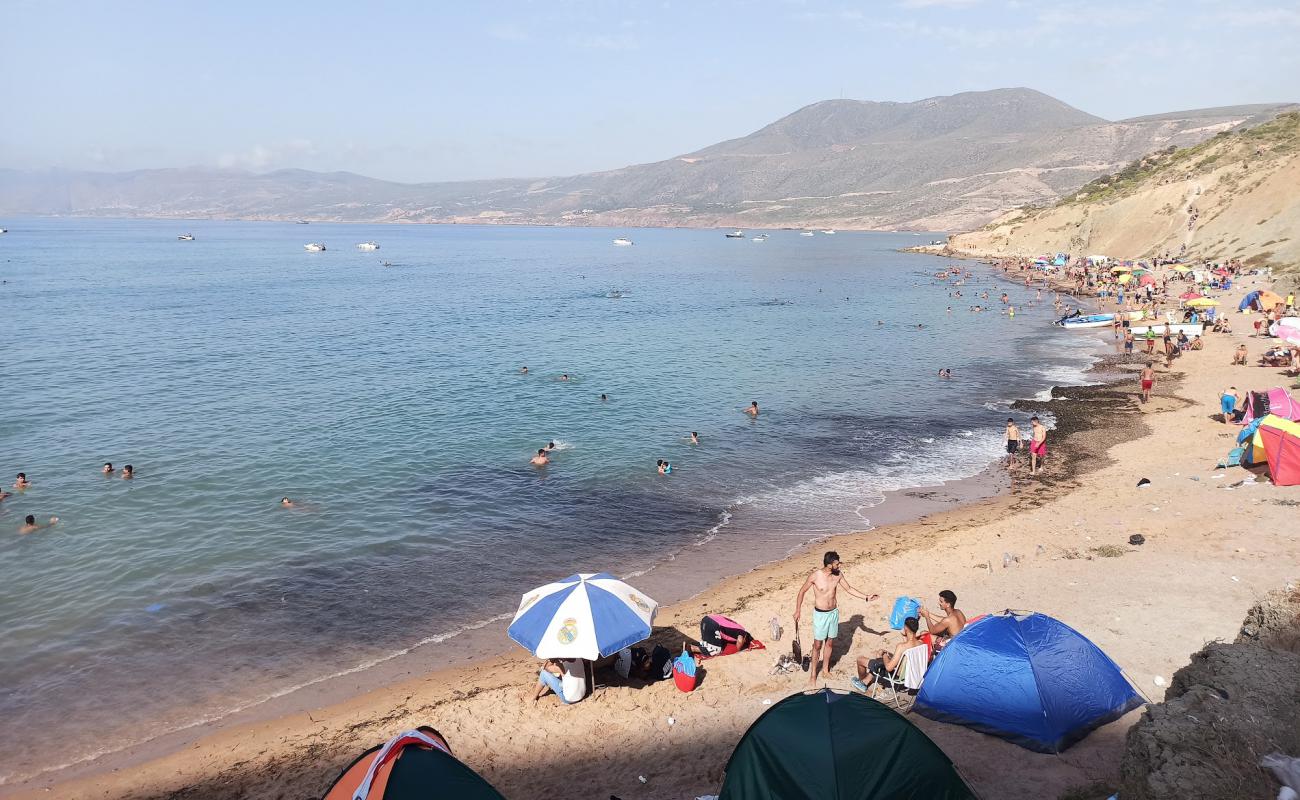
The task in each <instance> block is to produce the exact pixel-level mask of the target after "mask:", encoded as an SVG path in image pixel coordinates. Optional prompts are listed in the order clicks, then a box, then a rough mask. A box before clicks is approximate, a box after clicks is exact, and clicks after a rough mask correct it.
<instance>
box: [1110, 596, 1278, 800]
mask: <svg viewBox="0 0 1300 800" xmlns="http://www.w3.org/2000/svg"><path fill="white" fill-rule="evenodd" d="M1153 635H1158V631H1153ZM1274 752H1280V753H1284V754H1287V755H1292V756H1300V591H1297V590H1296V589H1295V588H1294V587H1290V588H1288V589H1287V590H1285V591H1282V592H1278V593H1276V594H1275V595H1273V596H1271V597H1269V598H1266V599H1265V600H1262V601H1261V602H1259V603H1258V604H1256V605H1255V606H1254V607H1252V608H1251V609H1250V611H1249V612H1248V613H1247V615H1246V619H1245V621H1244V622H1243V623H1242V627H1241V632H1240V633H1239V634H1238V636H1237V638H1236V640H1235V641H1234V642H1232V643H1231V644H1228V643H1225V642H1212V643H1210V644H1208V645H1206V646H1205V647H1204V648H1203V649H1202V650H1201V651H1200V652H1198V653H1196V654H1194V655H1193V656H1192V661H1191V663H1190V664H1188V665H1187V666H1186V667H1183V668H1182V669H1180V670H1179V671H1178V672H1176V673H1175V674H1174V676H1173V680H1172V682H1171V683H1170V686H1169V690H1168V692H1166V694H1165V701H1164V702H1163V703H1158V704H1155V705H1152V706H1149V707H1148V708H1147V710H1146V712H1145V713H1144V714H1143V715H1142V719H1141V720H1140V721H1139V722H1138V723H1137V724H1136V725H1134V726H1133V727H1132V728H1130V729H1129V733H1128V742H1127V748H1126V750H1125V753H1124V760H1123V763H1122V765H1121V771H1122V784H1121V788H1120V792H1119V796H1120V797H1122V798H1124V800H1187V799H1188V798H1204V799H1205V800H1215V799H1217V798H1224V800H1227V798H1233V800H1237V799H1238V798H1261V800H1262V799H1263V798H1272V797H1276V796H1277V791H1278V788H1279V784H1278V782H1277V781H1276V780H1275V779H1274V778H1273V776H1272V775H1271V774H1269V773H1268V772H1267V771H1266V770H1264V769H1261V768H1260V766H1259V761H1260V758H1261V757H1263V756H1264V755H1267V754H1269V753H1274Z"/></svg>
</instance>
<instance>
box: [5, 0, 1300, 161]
mask: <svg viewBox="0 0 1300 800" xmlns="http://www.w3.org/2000/svg"><path fill="white" fill-rule="evenodd" d="M0 9H2V10H3V14H2V15H0V17H2V18H3V23H0V75H3V76H4V77H3V78H2V79H0V167H14V168H21V169H41V168H47V167H61V168H68V169H93V170H102V171H118V170H129V169H142V168H153V167H180V166H204V167H219V168H231V169H246V170H252V171H256V172H265V171H270V170H274V169H281V168H287V167H296V168H303V169H313V170H321V171H333V170H347V171H351V172H357V173H361V174H363V175H370V176H373V177H378V178H385V179H389V180H397V181H441V180H464V179H476V178H498V177H524V176H550V175H565V174H572V173H578V172H587V171H593V170H601V169H612V168H617V167H620V166H625V165H628V164H634V163H642V162H646V161H657V160H660V159H664V158H670V157H672V156H675V155H679V154H682V153H687V152H690V151H693V150H697V149H700V148H702V147H705V146H707V145H710V144H713V143H715V142H718V141H722V140H724V139H730V138H735V137H738V136H744V135H746V134H748V133H751V132H752V131H754V130H757V129H758V128H761V127H762V126H763V125H766V124H768V123H770V122H773V121H775V120H777V119H779V118H780V117H782V116H785V115H786V114H789V113H791V112H793V111H795V110H796V109H798V108H800V107H802V106H805V105H808V104H809V103H814V102H817V101H819V100H825V99H830V98H836V97H845V98H853V99H858V100H893V101H911V100H919V99H922V98H926V97H932V96H936V95H946V94H953V93H956V92H961V91H972V90H983V89H995V88H1001V87H1008V86H1027V87H1030V88H1034V89H1038V90H1039V91H1042V92H1045V93H1047V94H1049V95H1052V96H1054V97H1056V98H1058V99H1060V100H1063V101H1065V102H1067V103H1069V104H1071V105H1073V106H1076V107H1077V108H1080V109H1082V110H1084V111H1087V112H1089V113H1092V114H1096V115H1098V116H1102V117H1105V118H1108V119H1120V118H1124V117H1129V116H1138V115H1143V114H1154V113H1161V112H1166V111H1179V110H1186V109H1192V108H1203V107H1209V106H1218V105H1236V104H1242V103H1258V102H1277V101H1300V46H1297V42H1300V0H1240V2H1236V1H1235V0H1228V1H1227V2H1225V1H1224V0H1217V1H1216V2H1207V1H1203V0H1170V1H1169V2H1148V3H1143V2H1115V1H1114V0H1100V1H1099V2H1090V1H1089V2H1080V0H1069V1H1068V2H1067V1H1065V0H1033V1H1032V2H1031V1H1030V0H872V1H871V2H860V3H818V2H811V1H810V2H795V1H793V0H791V1H788V2H782V1H780V0H770V1H767V2H757V1H755V2H743V1H742V0H732V1H731V2H706V1H705V0H695V1H694V2H683V1H682V0H671V1H669V2H630V1H629V2H578V1H576V0H575V1H573V2H569V1H567V0H544V1H542V2H511V1H510V0H498V1H497V2H491V3H488V2H472V0H471V1H470V2H465V1H464V0H461V1H460V2H453V1H452V0H425V2H381V1H379V0H376V1H375V2H369V3H360V2H355V1H354V2H347V3H344V2H333V1H332V0H317V2H295V1H294V0H269V1H268V0H262V2H245V1H244V0H223V1H222V2H220V3H215V2H210V3H203V2H194V3H186V2H174V1H173V2H152V3H145V2H131V1H130V0H121V1H120V2H107V1H102V2H101V1H100V0H83V2H78V3H73V2H63V1H62V0H40V1H39V2H37V1H34V0H2V2H0Z"/></svg>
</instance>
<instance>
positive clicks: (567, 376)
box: [560, 372, 569, 381]
mask: <svg viewBox="0 0 1300 800" xmlns="http://www.w3.org/2000/svg"><path fill="white" fill-rule="evenodd" d="M568 379H569V373H567V372H566V373H564V374H563V375H561V376H560V380H562V381H567V380H568Z"/></svg>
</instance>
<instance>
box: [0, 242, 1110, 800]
mask: <svg viewBox="0 0 1300 800" xmlns="http://www.w3.org/2000/svg"><path fill="white" fill-rule="evenodd" d="M2 222H3V223H4V226H5V227H8V228H10V231H11V232H10V233H8V234H5V235H3V236H0V279H3V281H4V284H3V285H0V340H2V341H3V342H4V343H5V352H4V356H3V361H2V362H0V386H2V387H3V393H2V394H3V410H4V413H3V418H2V419H0V475H3V477H4V478H5V483H6V485H7V484H8V483H9V482H11V481H12V480H13V478H12V476H13V475H14V474H15V473H16V472H18V471H20V470H21V471H25V472H26V473H27V475H28V476H29V478H30V479H31V480H32V482H33V484H34V486H33V488H31V489H29V490H27V491H25V492H22V493H15V495H14V496H13V497H10V498H9V499H7V500H5V501H3V503H0V597H2V599H3V602H0V630H3V631H4V636H3V638H0V748H3V749H4V752H5V753H6V758H5V759H4V765H5V766H4V769H3V770H0V781H8V782H12V781H13V780H16V779H18V778H19V777H21V776H24V775H30V774H33V773H35V772H38V771H39V770H41V769H45V768H48V767H51V766H54V765H56V764H60V763H67V762H71V761H76V760H77V759H78V758H80V757H82V756H84V755H86V754H87V753H89V752H91V746H89V745H88V746H87V747H86V748H84V749H82V750H79V749H78V748H81V745H73V746H72V747H68V746H67V745H66V742H67V741H68V739H67V738H66V737H67V736H68V735H69V734H70V732H72V731H73V730H74V729H75V728H76V727H78V726H83V727H82V729H83V730H84V729H85V728H84V726H85V725H93V726H95V727H94V729H95V730H98V731H99V732H100V734H101V737H109V738H112V740H113V741H114V742H118V743H123V744H126V743H130V742H132V741H139V740H140V739H143V738H148V737H149V736H152V735H154V734H156V733H158V732H160V731H162V730H165V729H167V728H168V727H175V726H178V725H182V724H185V723H186V722H190V721H193V720H194V719H199V718H203V717H205V716H213V715H220V714H221V713H224V711H226V710H228V709H230V708H235V707H239V706H241V705H246V704H248V703H250V702H254V701H256V700H257V699H258V698H259V697H261V696H264V695H265V694H266V693H267V692H270V691H275V690H278V689H283V688H285V687H289V686H293V685H297V683H300V682H302V681H304V680H310V679H313V678H316V677H319V676H321V675H327V674H330V673H333V672H338V671H341V670H345V669H348V668H351V667H353V666H355V665H357V664H359V663H363V662H366V661H367V660H372V659H375V658H380V657H383V655H384V654H385V653H389V652H392V651H394V650H397V649H401V648H406V647H409V646H410V645H412V644H413V643H416V642H419V641H423V640H427V639H429V638H430V637H435V638H436V637H440V636H442V635H445V634H448V633H453V632H455V631H456V630H459V629H460V628H462V627H464V626H467V625H472V624H475V623H478V622H481V621H484V620H488V619H491V618H493V617H496V616H498V615H500V614H508V613H510V612H512V611H513V609H514V608H515V605H516V604H517V602H518V598H519V595H520V594H521V593H522V592H523V591H525V590H526V589H528V588H530V587H532V586H535V585H537V584H540V583H544V582H547V581H550V580H553V579H555V578H558V577H563V576H565V575H568V574H571V573H573V572H575V571H595V570H609V571H612V572H615V573H619V574H624V575H628V574H635V573H637V572H640V571H643V570H644V569H646V568H647V567H648V566H651V565H653V564H654V563H656V562H657V560H660V559H663V558H665V557H666V556H668V555H669V554H674V553H677V554H680V553H681V552H683V548H686V549H687V550H686V551H687V552H688V551H689V548H691V547H692V546H693V545H695V544H698V543H700V542H701V541H704V540H706V539H708V540H711V541H712V542H714V543H715V544H717V543H718V542H722V543H724V544H727V545H728V546H729V547H730V548H732V550H733V552H734V553H735V554H736V555H735V558H734V565H735V567H736V568H738V569H740V568H744V567H746V566H748V565H749V562H748V561H747V560H746V559H747V555H746V551H747V543H748V542H749V541H750V538H749V537H751V536H752V535H753V532H755V531H758V530H762V531H765V532H767V533H768V534H770V533H772V532H773V531H776V532H779V533H781V534H782V535H788V536H790V537H791V541H794V542H797V541H806V540H808V539H811V538H814V537H816V536H820V535H824V534H826V533H829V532H835V531H844V530H851V529H855V528H862V527H865V526H866V525H867V524H869V521H870V517H871V513H870V509H871V508H872V507H873V506H875V505H876V504H878V503H879V502H880V501H881V499H882V497H883V495H882V492H884V491H886V490H889V489H896V488H901V487H907V486H917V485H931V484H934V483H936V482H939V481H942V480H951V479H956V478H962V477H967V476H970V475H974V474H975V473H977V472H979V471H980V470H981V469H983V468H984V467H986V466H987V465H988V464H989V463H990V462H992V461H993V460H994V459H995V458H997V457H998V456H999V454H1000V453H1001V425H1002V422H1003V421H1004V420H1005V418H1006V416H1007V412H1006V410H1005V405H1006V403H1007V402H1008V401H1010V400H1012V399H1015V398H1020V397H1030V396H1033V395H1035V394H1037V393H1039V392H1041V391H1042V390H1043V389H1045V388H1047V387H1049V386H1050V385H1052V384H1062V383H1070V382H1077V381H1078V380H1079V377H1080V373H1081V370H1082V369H1083V368H1084V367H1086V366H1087V365H1088V364H1089V363H1090V362H1091V360H1092V356H1093V353H1094V349H1093V348H1094V347H1095V340H1093V339H1086V340H1085V339H1080V338H1079V337H1078V335H1077V334H1069V333H1066V332H1063V331H1060V330H1058V329H1054V328H1053V327H1051V326H1049V325H1046V324H1045V323H1046V321H1047V320H1048V319H1050V318H1051V317H1052V316H1053V315H1052V311H1051V307H1050V305H1049V301H1043V303H1042V304H1041V305H1040V306H1038V307H1036V308H1026V307H1025V306H1024V303H1025V301H1027V300H1029V299H1031V298H1032V297H1033V292H1032V291H1030V290H1027V289H1024V288H1022V287H1013V288H1012V289H1011V292H1012V295H1013V299H1015V300H1016V301H1017V302H1018V303H1019V304H1020V305H1021V311H1020V313H1019V314H1018V315H1017V316H1016V318H1015V319H1014V320H1010V319H1008V318H1006V317H1005V316H1002V315H999V314H997V313H985V314H971V313H969V312H968V311H967V310H966V309H967V307H968V306H969V305H971V304H972V303H975V302H984V303H986V304H987V303H988V302H989V301H980V300H978V299H974V297H973V295H974V292H975V291H976V290H977V288H976V286H975V284H979V285H985V286H992V285H993V280H994V279H993V278H992V277H991V276H983V277H979V278H977V279H975V280H972V281H971V282H970V283H971V285H968V286H966V287H963V290H964V291H965V294H966V297H964V298H959V299H950V298H949V297H948V291H949V289H948V288H946V287H943V286H939V285H936V282H935V280H934V279H933V277H932V273H933V272H935V271H936V270H937V269H940V268H942V267H943V266H946V265H947V264H948V263H949V262H947V261H944V260H941V259H937V258H933V257H928V256H917V255H905V254H901V253H898V252H896V250H897V248H899V247H904V246H909V245H912V244H915V243H917V242H920V241H926V240H928V239H929V238H931V237H928V236H923V237H915V236H913V235H910V234H865V233H839V234H836V235H834V236H826V235H821V234H819V235H817V236H815V237H811V238H809V237H801V236H799V235H798V234H797V233H796V232H794V231H774V232H771V238H770V239H769V240H767V241H766V242H763V243H755V242H752V241H750V240H748V239H744V240H728V239H725V238H724V237H723V236H722V233H721V232H720V231H694V230H634V231H611V230H601V229H559V228H505V227H469V226H465V227H438V226H360V225H325V224H312V225H310V226H303V225H292V224H275V223H241V222H185V223H177V222H165V221H118V220H32V219H21V220H4V221H2ZM187 231H188V232H192V233H193V234H194V235H195V237H196V240H195V241H192V242H182V241H177V239H176V235H177V234H178V233H183V232H187ZM624 234H626V235H628V236H630V237H631V238H632V239H634V240H635V242H636V243H635V245H634V246H632V247H615V246H613V245H612V239H613V238H614V237H615V236H618V235H624ZM371 239H373V240H375V241H378V242H379V243H380V245H381V247H382V249H381V250H379V251H377V252H363V251H359V250H357V249H356V248H355V246H354V245H355V244H356V243H358V242H363V241H366V240H371ZM309 241H321V242H324V243H326V244H327V246H328V247H329V250H327V251H326V252H324V253H309V252H306V251H304V249H303V247H302V245H303V244H304V243H305V242H309ZM383 261H388V262H391V264H392V266H382V265H381V262H383ZM1002 288H1003V287H1001V286H999V291H1000V290H1001V289H1002ZM612 290H619V291H621V292H623V296H622V297H621V298H611V297H609V296H608V294H609V293H610V292H611V291H612ZM996 296H997V295H996V294H994V295H993V298H994V300H993V301H992V304H993V305H996ZM949 305H951V306H952V307H953V311H952V313H951V314H949V313H947V312H946V311H945V308H946V307H947V306H949ZM918 324H923V325H924V327H923V328H918V327H917V325H918ZM523 365H527V366H528V367H529V374H528V375H522V374H520V367H521V366H523ZM940 367H949V368H951V369H952V370H953V372H954V375H955V377H954V379H953V380H949V381H941V380H939V379H938V378H936V376H935V373H936V370H937V369H939V368H940ZM566 372H567V373H568V374H569V375H570V376H571V380H569V381H567V382H566V381H561V380H560V379H559V377H560V375H561V374H562V373H566ZM601 393H605V394H607V395H608V398H609V399H608V400H607V401H604V402H602V401H601V400H600V399H599V396H600V394H601ZM751 400H757V401H758V402H759V403H760V405H761V408H762V414H761V416H760V417H759V418H758V419H757V420H751V419H749V418H748V417H747V416H745V415H744V414H743V413H742V409H743V408H744V407H745V406H747V405H748V404H749V402H750V401H751ZM691 431H698V432H699V433H700V436H701V439H702V444H701V445H699V446H692V445H690V444H689V443H688V442H687V441H686V437H687V436H688V435H689V433H690V432H691ZM551 440H554V441H555V442H556V443H557V445H558V450H557V452H556V453H555V454H554V455H555V462H554V464H553V465H551V466H550V467H548V468H545V469H543V470H539V469H536V468H533V467H531V466H529V464H528V458H529V456H530V454H531V453H532V452H533V451H535V450H536V448H538V447H540V446H542V445H543V444H545V443H546V442H548V441H551ZM660 458H666V459H669V460H671V461H672V462H673V464H674V472H673V474H672V475H671V476H659V475H657V474H656V471H655V461H656V459H660ZM105 461H112V462H113V463H114V465H115V466H119V467H120V466H121V465H123V464H127V463H130V464H132V465H133V466H134V467H135V468H136V472H137V477H136V478H135V479H134V480H132V481H125V480H121V479H119V478H117V477H111V478H108V477H104V476H103V475H101V474H100V473H99V468H100V466H101V465H102V464H103V462H105ZM284 495H288V496H290V497H293V498H294V499H295V500H297V501H298V502H299V503H300V504H301V507H300V508H296V509H282V508H280V507H279V506H278V501H279V499H280V497H281V496H284ZM28 513H31V514H35V515H36V516H37V517H48V516H49V515H52V514H53V515H58V516H59V517H60V518H61V520H62V521H61V522H60V523H59V525H58V526H56V527H55V528H52V529H50V530H46V531H41V532H39V533H35V534H31V535H27V536H19V535H18V534H17V533H16V529H17V527H18V525H19V523H20V521H21V519H22V517H23V515H25V514H28ZM696 588H699V587H696ZM493 624H497V625H500V626H501V627H502V628H503V631H502V635H503V636H504V622H494V623H493ZM60 741H62V742H64V744H63V745H62V746H56V743H59V742H60ZM101 744H102V742H101Z"/></svg>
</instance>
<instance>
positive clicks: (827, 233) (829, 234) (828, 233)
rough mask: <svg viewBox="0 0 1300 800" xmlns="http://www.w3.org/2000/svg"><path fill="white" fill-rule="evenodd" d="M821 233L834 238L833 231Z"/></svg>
mask: <svg viewBox="0 0 1300 800" xmlns="http://www.w3.org/2000/svg"><path fill="white" fill-rule="evenodd" d="M822 233H824V234H826V235H827V236H834V235H835V231H832V230H825V231H822Z"/></svg>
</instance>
